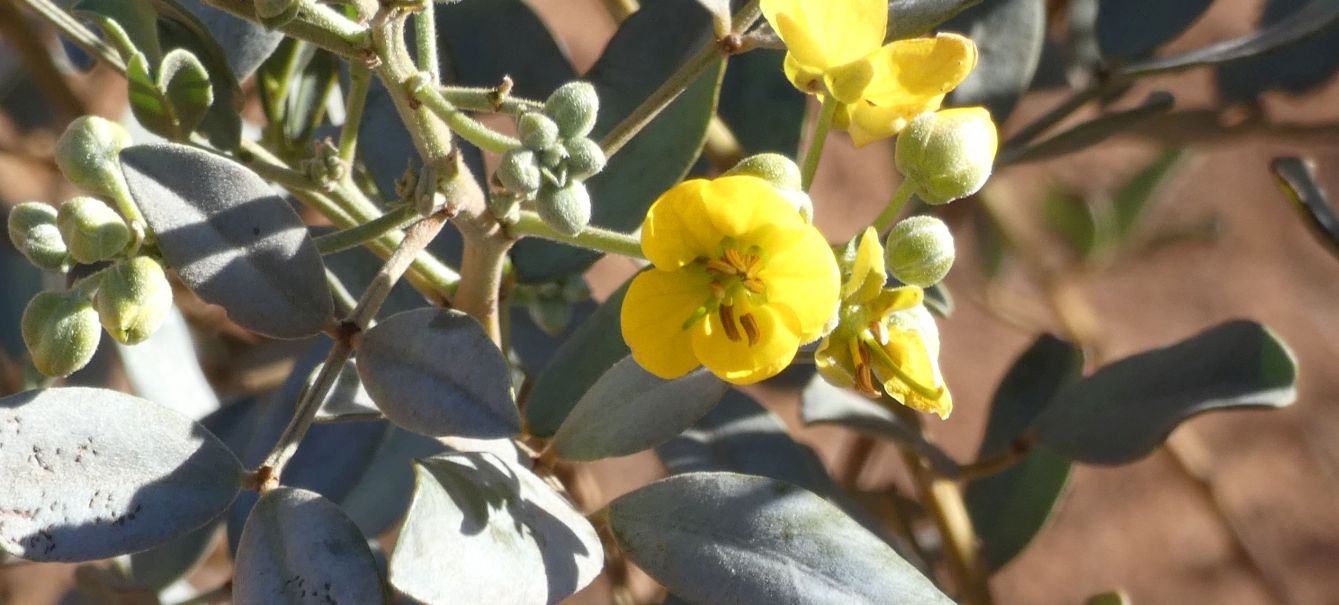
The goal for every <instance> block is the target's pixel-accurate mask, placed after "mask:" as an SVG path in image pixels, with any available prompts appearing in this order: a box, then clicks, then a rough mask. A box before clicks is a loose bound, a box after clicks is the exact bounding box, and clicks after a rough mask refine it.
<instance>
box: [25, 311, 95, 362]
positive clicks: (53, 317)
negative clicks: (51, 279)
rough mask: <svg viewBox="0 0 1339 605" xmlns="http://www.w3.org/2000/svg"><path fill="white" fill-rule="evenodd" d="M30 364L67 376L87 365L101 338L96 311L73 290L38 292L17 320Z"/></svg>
mask: <svg viewBox="0 0 1339 605" xmlns="http://www.w3.org/2000/svg"><path fill="white" fill-rule="evenodd" d="M20 328H21V331H22V332H23V342H24V344H26V345H27V346H28V353H29V354H30V355H31V356H32V360H33V365H34V366H37V370H38V371H39V372H41V373H43V374H45V375H47V376H53V377H55V376H69V375H70V374H73V373H74V372H75V371H76V370H78V369H79V368H82V367H84V366H86V365H88V361H89V360H90V359H92V358H93V353H94V352H95V351H97V349H98V341H99V340H101V338H102V328H99V327H98V312H97V311H94V310H93V305H92V303H90V302H89V301H88V299H86V298H84V297H83V296H82V295H81V294H80V293H78V292H76V291H70V292H41V293H38V295H37V296H34V297H33V299H32V300H30V301H28V307H27V308H26V309H24V310H23V318H22V319H21V320H20Z"/></svg>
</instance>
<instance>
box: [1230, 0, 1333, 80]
mask: <svg viewBox="0 0 1339 605" xmlns="http://www.w3.org/2000/svg"><path fill="white" fill-rule="evenodd" d="M1305 4H1306V0H1269V1H1268V2H1266V3H1265V12H1264V14H1263V15H1261V17H1260V27H1269V26H1272V25H1274V24H1276V23H1278V22H1279V21H1281V20H1283V19H1285V18H1287V17H1288V15H1290V14H1292V13H1293V12H1294V11H1297V10H1300V9H1301V8H1302V7H1303V6H1305ZM1336 23H1339V21H1331V22H1330V24H1329V25H1328V26H1326V27H1325V29H1324V31H1323V32H1321V33H1319V34H1317V35H1315V36H1312V37H1310V38H1307V39H1305V40H1299V41H1298V42H1295V43H1293V44H1290V45H1288V46H1287V47H1286V48H1280V49H1278V50H1276V51H1274V52H1271V53H1268V54H1262V55H1259V56H1255V57H1250V58H1248V59H1243V60H1241V61H1237V62H1234V63H1229V64H1226V65H1221V66H1219V67H1218V71H1217V76H1218V77H1217V82H1218V92H1219V94H1221V95H1222V97H1223V99H1224V100H1226V101H1228V102H1235V101H1244V100H1247V99H1252V98H1255V97H1257V96H1259V95H1260V94H1261V93H1263V92H1265V91H1267V90H1283V91H1287V92H1290V93H1301V92H1306V91H1307V90H1310V89H1312V88H1315V87H1316V86H1318V85H1320V84H1321V83H1323V82H1325V81H1327V80H1329V79H1330V77H1331V76H1332V75H1334V72H1335V70H1336V69H1339V26H1336Z"/></svg>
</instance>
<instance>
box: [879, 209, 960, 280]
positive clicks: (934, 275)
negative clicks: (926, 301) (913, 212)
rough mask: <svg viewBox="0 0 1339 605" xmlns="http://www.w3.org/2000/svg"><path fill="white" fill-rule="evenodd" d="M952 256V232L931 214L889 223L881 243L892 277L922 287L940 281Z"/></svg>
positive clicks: (949, 265)
mask: <svg viewBox="0 0 1339 605" xmlns="http://www.w3.org/2000/svg"><path fill="white" fill-rule="evenodd" d="M954 256H955V251H954V249H953V234H952V233H951V232H949V230H948V225H945V224H944V221H941V220H939V219H937V218H935V217H933V216H913V217H911V218H908V219H906V220H903V221H901V222H899V223H897V224H896V225H893V230H892V231H891V232H889V233H888V241H887V243H886V244H885V246H884V259H885V260H886V261H887V262H888V271H889V272H890V273H892V274H893V277H896V278H897V279H898V281H901V282H902V283H904V284H908V285H912V286H920V287H922V288H928V287H930V286H933V285H935V284H937V283H939V282H940V281H942V280H943V279H944V276H945V275H948V271H949V269H951V268H953V259H954Z"/></svg>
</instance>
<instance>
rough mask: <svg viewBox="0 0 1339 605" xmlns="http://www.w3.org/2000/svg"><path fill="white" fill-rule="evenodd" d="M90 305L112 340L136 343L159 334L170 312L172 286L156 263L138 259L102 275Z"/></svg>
mask: <svg viewBox="0 0 1339 605" xmlns="http://www.w3.org/2000/svg"><path fill="white" fill-rule="evenodd" d="M93 304H94V306H95V307H96V308H97V311H98V318H99V319H101V320H102V327H103V328H105V329H106V330H107V333H108V334H111V335H112V338H115V339H116V340H117V341H118V342H121V343H123V344H128V345H133V344H138V343H140V342H143V341H144V339H146V338H148V337H150V336H152V335H153V333H154V332H156V331H158V326H160V325H162V324H163V319H165V318H166V317H167V313H168V311H170V310H171V309H172V284H170V283H168V281H167V274H166V273H164V272H163V267H162V266H161V265H159V264H158V261H155V260H153V259H152V258H149V257H147V256H137V257H135V258H132V259H129V260H125V261H121V262H119V263H116V264H115V265H113V266H112V267H111V268H110V269H107V270H106V271H104V272H103V273H102V280H101V281H100V282H98V294H97V296H96V297H95V298H94V299H93Z"/></svg>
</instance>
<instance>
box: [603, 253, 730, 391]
mask: <svg viewBox="0 0 1339 605" xmlns="http://www.w3.org/2000/svg"><path fill="white" fill-rule="evenodd" d="M709 295H710V290H709V289H708V288H707V284H706V279H705V278H704V277H703V276H702V275H698V274H694V273H690V272H686V271H662V270H659V269H649V270H646V271H643V272H642V273H639V274H637V276H636V277H633V278H632V283H631V284H629V285H628V292H627V294H626V295H625V296H624V297H623V308H622V309H621V311H620V318H619V319H620V323H621V324H622V328H623V340H624V341H626V342H627V343H628V348H630V349H632V357H633V359H636V360H637V363H638V364H640V365H641V366H642V367H643V368H646V371H648V372H650V373H652V374H655V375H656V376H659V377H661V378H664V379H667V380H668V379H671V378H678V377H679V376H683V375H684V374H687V373H688V372H690V371H692V370H693V368H696V367H697V366H698V360H697V357H695V356H694V355H693V344H692V333H694V332H701V331H702V330H703V324H702V322H701V321H698V322H696V323H695V324H693V325H692V326H690V327H689V328H687V329H685V328H684V322H686V321H687V320H688V319H689V318H691V317H692V316H693V313H694V312H695V311H696V310H697V309H698V307H699V306H701V305H702V303H704V302H706V300H707V297H708V296H709Z"/></svg>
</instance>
